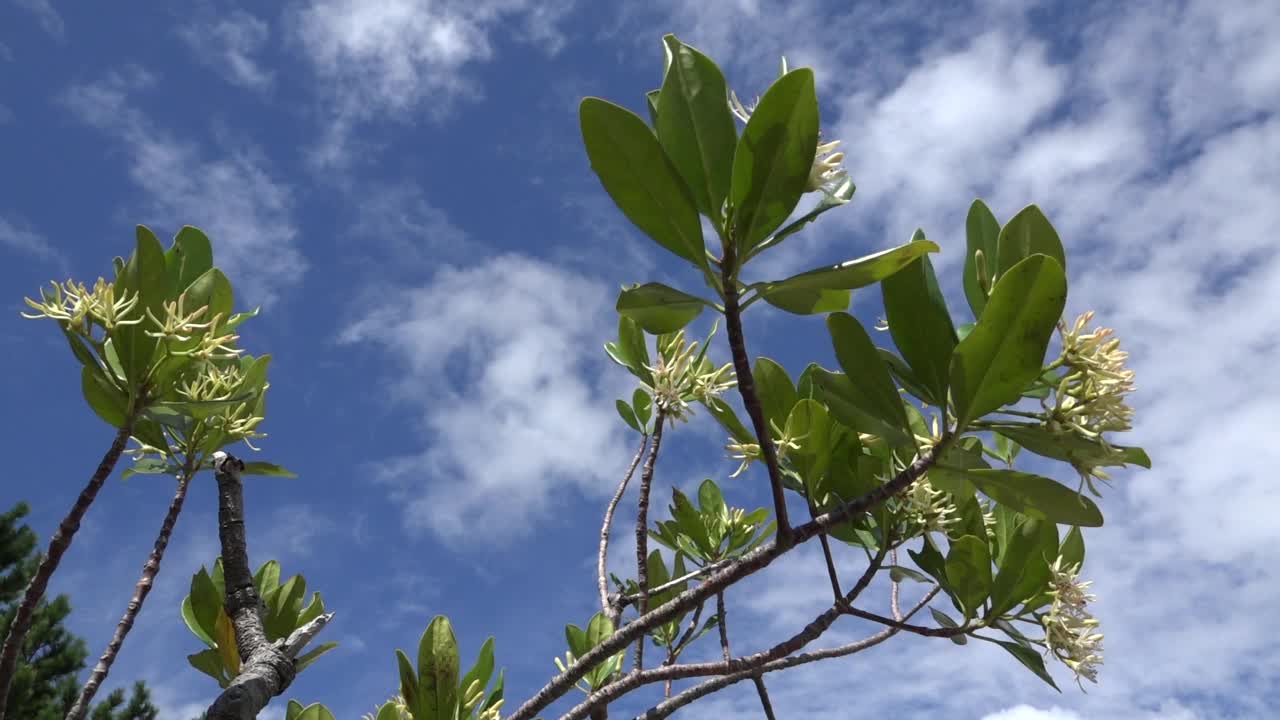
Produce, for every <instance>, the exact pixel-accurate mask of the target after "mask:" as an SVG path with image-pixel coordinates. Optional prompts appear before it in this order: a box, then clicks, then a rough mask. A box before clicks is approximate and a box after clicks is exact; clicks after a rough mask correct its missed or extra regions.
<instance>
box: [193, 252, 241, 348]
mask: <svg viewBox="0 0 1280 720" xmlns="http://www.w3.org/2000/svg"><path fill="white" fill-rule="evenodd" d="M186 293H187V300H186V303H184V304H185V305H186V307H185V308H184V309H185V310H186V311H187V312H191V311H192V310H194V309H196V308H200V307H208V308H209V309H208V310H207V311H205V313H204V315H202V316H201V317H200V320H201V321H202V322H208V321H209V320H210V319H212V318H213V317H215V316H218V315H221V316H222V318H221V320H219V322H218V327H219V328H222V327H223V325H222V323H224V322H227V320H228V318H230V317H231V310H232V308H233V307H234V306H235V291H234V289H233V288H232V287H231V281H230V280H228V279H227V276H226V275H224V274H223V273H222V271H221V270H219V269H218V268H216V267H215V268H210V269H208V270H207V271H205V272H203V273H201V274H200V275H199V276H197V277H196V279H195V280H192V281H191V285H190V286H189V287H187V290H186ZM188 344H189V345H194V344H195V340H194V339H193V340H192V341H191V342H190V343H188Z"/></svg>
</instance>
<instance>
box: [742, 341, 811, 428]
mask: <svg viewBox="0 0 1280 720" xmlns="http://www.w3.org/2000/svg"><path fill="white" fill-rule="evenodd" d="M751 376H752V379H754V380H755V385H756V395H757V396H758V397H759V399H760V407H761V409H763V410H764V418H765V424H766V425H769V424H770V423H771V422H772V423H773V424H776V425H777V426H778V429H779V430H781V429H782V428H783V427H785V426H786V424H787V416H788V415H790V414H791V408H793V407H795V404H796V402H797V401H798V400H799V399H800V398H799V396H797V395H796V388H795V385H792V384H791V377H790V376H789V375H787V371H786V369H785V368H783V367H782V366H781V365H779V364H778V363H776V362H774V361H773V360H771V359H769V358H767V357H759V358H756V364H755V367H753V368H752V369H751ZM770 427H772V426H770Z"/></svg>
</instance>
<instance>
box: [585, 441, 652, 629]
mask: <svg viewBox="0 0 1280 720" xmlns="http://www.w3.org/2000/svg"><path fill="white" fill-rule="evenodd" d="M648 444H649V436H648V435H644V436H642V437H641V439H640V447H639V448H638V449H637V450H636V454H635V457H633V458H631V465H630V467H628V468H627V474H626V475H623V476H622V482H620V483H618V491H617V492H615V493H614V494H613V498H612V499H611V500H609V506H608V507H607V508H605V511H604V523H603V524H601V526H600V555H599V557H598V558H597V559H596V586H597V588H598V589H599V590H600V610H601V611H602V612H603V613H604V614H605V616H606V617H608V618H609V621H610V622H612V623H613V626H614V627H617V626H618V618H619V617H621V615H622V606H621V605H618V606H617V607H615V606H614V605H613V603H610V602H609V582H608V579H607V576H608V570H607V565H608V559H609V532H610V531H611V530H612V529H613V513H614V511H615V510H617V509H618V503H619V502H621V501H622V495H623V493H625V492H626V490H627V483H629V482H631V476H632V475H634V474H635V472H636V466H638V465H639V464H640V458H641V457H643V456H644V449H645V447H646V446H647V445H648Z"/></svg>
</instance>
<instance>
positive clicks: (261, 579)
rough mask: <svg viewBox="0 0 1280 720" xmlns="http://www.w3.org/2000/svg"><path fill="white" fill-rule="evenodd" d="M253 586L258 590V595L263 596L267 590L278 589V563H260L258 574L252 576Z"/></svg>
mask: <svg viewBox="0 0 1280 720" xmlns="http://www.w3.org/2000/svg"><path fill="white" fill-rule="evenodd" d="M253 584H254V587H256V588H258V594H259V595H265V594H266V592H267V591H268V590H272V589H275V588H278V587H280V563H279V561H276V560H268V561H266V562H264V563H262V567H260V568H258V572H256V573H254V574H253Z"/></svg>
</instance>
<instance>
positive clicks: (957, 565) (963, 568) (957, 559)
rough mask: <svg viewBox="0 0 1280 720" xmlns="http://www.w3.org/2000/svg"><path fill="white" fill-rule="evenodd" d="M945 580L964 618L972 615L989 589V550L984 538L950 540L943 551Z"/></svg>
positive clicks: (974, 615)
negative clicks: (947, 547) (945, 562)
mask: <svg viewBox="0 0 1280 720" xmlns="http://www.w3.org/2000/svg"><path fill="white" fill-rule="evenodd" d="M946 573H947V582H948V584H949V585H950V586H951V589H952V591H953V597H954V598H955V599H956V600H957V601H959V603H960V606H961V608H963V609H964V614H965V617H966V618H972V617H976V616H977V615H978V612H979V611H980V610H981V606H982V603H983V601H984V600H986V599H987V595H988V594H989V593H990V592H991V554H990V552H989V551H988V549H987V543H986V540H985V538H984V539H981V540H980V539H978V538H976V537H974V536H972V535H965V536H964V537H960V538H956V539H955V540H952V541H951V549H950V551H949V552H948V553H947V564H946Z"/></svg>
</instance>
